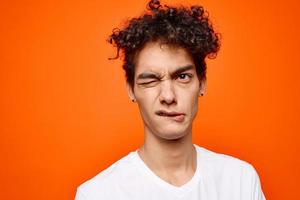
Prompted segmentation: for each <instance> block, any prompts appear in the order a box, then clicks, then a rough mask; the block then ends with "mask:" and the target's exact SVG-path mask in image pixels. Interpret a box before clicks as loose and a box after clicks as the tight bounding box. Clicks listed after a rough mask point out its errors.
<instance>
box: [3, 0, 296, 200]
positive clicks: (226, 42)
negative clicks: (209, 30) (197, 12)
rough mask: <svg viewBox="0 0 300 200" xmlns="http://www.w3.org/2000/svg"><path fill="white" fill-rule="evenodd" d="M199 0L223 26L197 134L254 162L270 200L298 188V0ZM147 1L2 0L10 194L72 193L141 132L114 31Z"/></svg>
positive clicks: (29, 199) (135, 143) (29, 198)
mask: <svg viewBox="0 0 300 200" xmlns="http://www.w3.org/2000/svg"><path fill="white" fill-rule="evenodd" d="M170 2H172V4H173V5H178V3H183V4H184V5H193V4H200V5H203V6H204V7H205V8H206V9H207V10H208V11H209V13H210V16H211V19H212V21H213V23H214V27H215V28H216V30H217V31H218V32H220V33H221V34H222V46H221V50H220V52H219V54H218V56H217V58H216V59H214V60H208V74H207V77H208V85H207V87H208V88H207V93H206V94H205V96H204V97H201V98H200V101H199V112H198V116H197V119H196V120H195V123H194V130H193V133H194V135H193V139H194V143H197V144H199V145H202V146H204V147H206V148H208V149H210V150H213V151H216V152H222V153H225V154H229V155H232V156H235V157H238V158H240V159H243V160H246V161H248V162H249V163H251V164H253V165H254V167H255V168H256V169H257V171H258V173H259V175H260V178H261V183H262V187H263V190H264V193H265V195H266V197H267V199H270V200H271V199H272V200H285V199H289V200H297V199H300V193H299V189H298V188H299V186H300V185H299V181H300V157H299V155H298V154H299V152H300V151H299V150H300V148H299V142H300V140H299V139H300V136H299V134H300V120H299V119H300V116H299V115H300V106H299V102H300V92H299V86H300V80H299V75H300V74H299V72H300V69H299V67H300V61H299V52H300V41H299V36H300V22H299V21H300V20H299V19H300V5H299V3H298V1H296V0H285V1H271V0H252V1H239V0H226V1H225V0H218V1H216V0H215V1H213V0H199V1H196V0H190V1H187V0H181V1H162V4H165V3H170ZM146 3H147V0H131V1H128V0H127V1H126V0H112V1H100V0H98V1H95V0H93V1H89V0H85V1H83V0H82V1H67V0H60V1H58V0H56V1H36V0H29V1H25V0H24V1H21V0H11V1H9V0H2V1H1V3H0V17H1V23H0V67H1V68H0V69H1V71H0V88H1V90H0V92H1V98H0V103H1V104H0V109H1V110H0V159H1V163H0V181H1V182H0V199H3V200H4V199H5V200H8V199H22V200H40V199H43V200H47V199H49V200H50V199H51V200H53V199H73V198H74V195H75V191H76V187H77V186H79V185H80V184H81V183H82V182H84V181H86V180H87V179H89V178H91V177H93V176H94V175H96V174H97V173H99V172H100V171H101V170H103V169H105V168H106V167H108V166H109V165H110V164H112V163H113V162H114V161H116V160H117V159H119V158H121V157H122V156H125V155H126V154H127V153H128V152H129V151H132V150H135V149H136V148H138V147H139V146H140V145H141V144H142V142H143V126H142V121H141V119H140V116H139V113H138V108H137V105H136V104H134V103H131V102H130V100H129V98H128V97H127V94H126V90H125V84H124V82H125V79H124V72H123V70H122V69H121V64H122V62H121V60H116V61H109V60H108V59H107V58H108V57H112V56H114V55H115V50H114V49H113V48H112V47H111V46H110V45H109V44H108V43H107V42H106V38H107V36H108V35H109V34H110V33H111V30H112V29H113V28H114V27H118V26H122V25H123V24H124V20H127V19H129V18H131V17H135V16H138V15H139V14H141V13H142V11H143V10H144V8H145V5H146Z"/></svg>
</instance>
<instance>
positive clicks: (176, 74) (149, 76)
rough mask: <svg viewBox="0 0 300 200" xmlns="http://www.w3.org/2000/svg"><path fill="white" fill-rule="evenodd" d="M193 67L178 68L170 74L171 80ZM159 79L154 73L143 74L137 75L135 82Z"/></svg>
mask: <svg viewBox="0 0 300 200" xmlns="http://www.w3.org/2000/svg"><path fill="white" fill-rule="evenodd" d="M193 67H194V66H193V65H187V66H183V67H179V68H178V69H176V70H175V71H174V72H172V74H171V78H174V77H176V76H178V75H179V74H181V73H182V72H185V71H188V70H190V69H193ZM160 78H161V77H160V76H159V75H158V74H156V73H149V72H145V73H141V74H139V75H138V77H137V80H140V79H160Z"/></svg>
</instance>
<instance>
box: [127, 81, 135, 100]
mask: <svg viewBox="0 0 300 200" xmlns="http://www.w3.org/2000/svg"><path fill="white" fill-rule="evenodd" d="M126 89H127V94H128V97H129V98H130V100H131V101H132V102H135V96H134V92H133V88H132V87H131V85H130V84H129V83H127V82H126Z"/></svg>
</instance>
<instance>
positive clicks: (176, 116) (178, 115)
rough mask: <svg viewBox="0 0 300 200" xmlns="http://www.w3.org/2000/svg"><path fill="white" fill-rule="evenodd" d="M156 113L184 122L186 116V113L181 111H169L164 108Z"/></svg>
mask: <svg viewBox="0 0 300 200" xmlns="http://www.w3.org/2000/svg"><path fill="white" fill-rule="evenodd" d="M155 114H156V115H158V116H160V117H165V118H168V119H171V120H174V121H176V122H183V121H184V118H185V114H184V113H179V112H168V111H164V110H159V111H156V112H155Z"/></svg>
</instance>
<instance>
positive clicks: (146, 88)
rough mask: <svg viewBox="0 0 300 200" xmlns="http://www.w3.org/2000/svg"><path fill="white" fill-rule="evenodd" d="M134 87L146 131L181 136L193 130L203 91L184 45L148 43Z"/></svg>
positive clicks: (132, 93) (138, 60)
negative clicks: (199, 98) (199, 97)
mask: <svg viewBox="0 0 300 200" xmlns="http://www.w3.org/2000/svg"><path fill="white" fill-rule="evenodd" d="M135 61H136V62H135V63H136V68H135V78H134V80H135V83H134V89H133V90H132V89H131V87H129V86H128V90H129V95H130V97H131V98H133V99H135V100H136V102H137V103H138V106H139V109H140V113H141V116H142V118H143V121H144V125H145V131H146V132H148V133H151V134H154V135H156V136H158V137H160V138H163V139H168V140H170V139H179V138H181V137H183V136H185V135H186V134H188V133H190V132H191V128H192V122H193V120H194V118H195V116H196V113H197V110H198V95H199V94H200V92H201V93H202V92H204V86H205V81H202V82H201V83H200V81H199V79H198V77H197V73H196V68H195V64H194V62H193V60H192V58H191V57H190V56H189V54H188V53H187V51H186V50H185V49H183V48H179V47H173V46H168V45H163V44H160V43H158V42H155V43H153V42H151V43H147V44H146V45H145V47H144V48H143V49H142V50H141V51H140V52H139V54H138V55H137V57H136V60H135Z"/></svg>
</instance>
